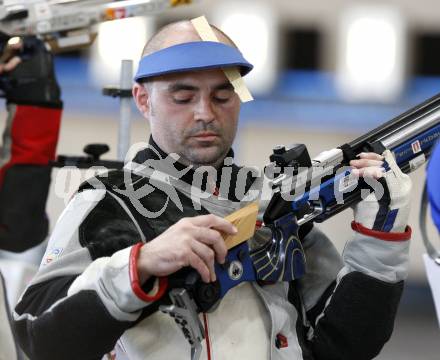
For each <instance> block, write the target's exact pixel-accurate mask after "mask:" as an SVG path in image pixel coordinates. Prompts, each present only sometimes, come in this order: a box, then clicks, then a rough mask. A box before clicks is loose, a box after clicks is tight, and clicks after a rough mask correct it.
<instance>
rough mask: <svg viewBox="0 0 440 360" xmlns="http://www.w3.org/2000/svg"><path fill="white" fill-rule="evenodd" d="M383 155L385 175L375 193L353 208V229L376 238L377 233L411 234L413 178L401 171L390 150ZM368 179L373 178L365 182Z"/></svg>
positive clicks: (379, 180)
mask: <svg viewBox="0 0 440 360" xmlns="http://www.w3.org/2000/svg"><path fill="white" fill-rule="evenodd" d="M382 155H383V156H384V165H383V166H384V169H385V173H384V175H383V177H381V178H379V179H378V180H377V181H378V183H376V186H374V185H373V188H374V189H375V191H374V192H371V193H370V195H368V196H367V197H366V198H365V199H364V200H362V201H361V202H359V203H358V204H356V206H355V207H354V222H353V223H352V228H353V229H354V230H356V231H359V232H363V233H366V234H367V235H373V236H374V234H375V233H407V232H409V233H410V231H411V230H410V228H409V227H408V226H407V223H408V217H409V210H410V200H411V179H410V178H409V176H408V175H406V174H404V173H403V172H402V171H401V170H400V168H399V166H398V165H397V163H396V161H395V159H394V156H393V154H392V153H391V151H389V150H386V151H385V152H384V153H383V154H382ZM369 180H370V181H371V180H372V179H366V182H367V183H369ZM369 184H370V183H369ZM379 184H380V185H381V186H378V185H379ZM370 185H372V184H370Z"/></svg>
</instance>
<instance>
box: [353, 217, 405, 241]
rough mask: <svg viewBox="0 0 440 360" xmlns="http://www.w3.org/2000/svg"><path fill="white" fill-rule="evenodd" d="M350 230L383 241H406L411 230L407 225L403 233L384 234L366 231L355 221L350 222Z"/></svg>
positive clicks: (370, 230)
mask: <svg viewBox="0 0 440 360" xmlns="http://www.w3.org/2000/svg"><path fill="white" fill-rule="evenodd" d="M351 228H352V229H353V230H354V231H357V232H358V233H361V234H364V235H368V236H372V237H375V238H377V239H380V240H385V241H406V240H409V239H411V234H412V229H411V227H410V226H409V225H408V226H407V227H406V229H405V231H404V232H384V231H377V230H372V229H368V228H366V227H365V226H363V225H362V224H360V223H357V222H355V221H352V222H351Z"/></svg>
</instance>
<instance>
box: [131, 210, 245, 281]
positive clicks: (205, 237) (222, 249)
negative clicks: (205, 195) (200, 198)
mask: <svg viewBox="0 0 440 360" xmlns="http://www.w3.org/2000/svg"><path fill="white" fill-rule="evenodd" d="M221 233H225V234H227V235H234V234H236V233H237V229H236V228H235V226H234V225H232V224H231V223H230V222H229V221H227V220H225V219H223V218H221V217H218V216H216V215H212V214H210V215H201V216H196V217H193V218H184V219H181V220H180V221H178V222H177V223H176V224H174V225H173V226H171V227H170V228H168V230H166V231H165V232H164V233H162V234H161V235H159V236H158V237H156V238H155V239H153V240H151V241H150V242H148V243H146V244H145V245H144V246H143V247H142V249H141V251H140V254H139V258H138V263H137V264H138V274H139V281H140V283H141V284H143V283H144V282H145V281H146V280H147V279H148V278H149V277H150V276H167V275H170V274H172V273H175V272H176V271H178V270H180V269H181V268H183V267H186V266H191V267H192V268H194V269H195V270H197V271H198V272H199V274H200V276H201V277H202V280H203V281H204V282H206V283H208V282H211V281H215V280H216V276H215V269H214V261H217V262H218V263H220V264H222V263H224V261H225V258H226V254H227V249H226V245H225V242H224V240H223V237H222V235H221Z"/></svg>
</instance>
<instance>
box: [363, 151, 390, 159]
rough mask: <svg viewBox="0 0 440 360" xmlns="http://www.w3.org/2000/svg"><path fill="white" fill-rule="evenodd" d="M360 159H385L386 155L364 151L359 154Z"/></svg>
mask: <svg viewBox="0 0 440 360" xmlns="http://www.w3.org/2000/svg"><path fill="white" fill-rule="evenodd" d="M357 157H358V158H359V159H370V160H383V159H384V157H383V156H382V155H379V154H376V153H373V152H368V153H366V152H362V153H360V154H358V155H357Z"/></svg>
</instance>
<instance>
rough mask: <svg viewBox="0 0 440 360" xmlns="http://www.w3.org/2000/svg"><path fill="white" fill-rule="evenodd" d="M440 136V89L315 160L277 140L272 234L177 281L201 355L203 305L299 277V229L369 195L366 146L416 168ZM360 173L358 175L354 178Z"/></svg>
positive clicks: (179, 304) (269, 211)
mask: <svg viewBox="0 0 440 360" xmlns="http://www.w3.org/2000/svg"><path fill="white" fill-rule="evenodd" d="M439 138H440V94H438V95H436V96H434V97H432V98H430V99H428V100H427V101H425V102H423V103H422V104H420V105H418V106H416V107H414V108H412V109H410V110H408V111H407V112H405V113H403V114H402V115H399V116H397V117H396V118H394V119H392V120H390V121H388V122H386V123H385V124H383V125H381V126H379V127H377V128H376V129H374V130H372V131H370V132H368V133H367V134H365V135H362V136H360V137H359V138H357V139H355V140H353V141H351V142H349V143H347V144H344V145H342V146H340V147H337V148H334V149H331V150H328V151H324V152H322V153H320V154H319V155H318V156H317V157H315V158H313V159H311V158H310V157H309V155H308V151H307V148H306V146H305V145H303V144H295V145H292V146H290V147H285V146H277V147H276V148H275V149H274V152H273V154H272V155H271V157H270V160H271V163H270V164H269V165H268V166H267V167H266V168H272V170H273V171H275V172H277V171H278V175H277V176H274V177H273V178H272V179H271V185H272V189H273V196H272V197H271V199H270V201H269V203H268V206H267V207H266V210H265V212H264V215H263V220H264V225H265V227H266V228H268V229H270V232H271V234H272V236H271V238H270V239H269V241H267V243H266V244H264V245H263V246H261V247H259V248H257V249H252V250H250V249H249V246H248V244H247V242H246V241H245V242H243V243H241V244H239V245H237V246H235V247H233V248H232V249H230V250H229V251H228V255H227V259H226V261H225V263H224V264H221V265H220V264H216V265H215V266H216V275H217V279H218V280H217V281H216V282H215V283H210V284H204V283H202V282H201V281H200V278H199V277H198V276H197V274H196V273H195V271H192V272H191V271H189V274H188V276H186V277H185V280H184V283H183V285H182V284H180V285H182V286H181V287H177V288H172V289H171V290H170V292H169V298H170V300H171V301H172V303H173V304H172V305H170V306H163V305H162V306H161V307H160V309H161V310H162V311H163V312H165V313H168V314H171V316H173V318H174V319H175V320H176V323H177V324H178V325H179V326H180V327H181V328H182V330H183V333H184V335H185V337H186V338H187V339H188V341H189V343H190V345H191V359H192V360H195V359H198V357H199V355H200V352H201V341H202V340H203V337H204V330H203V325H202V324H201V322H200V320H199V318H198V312H206V311H210V310H212V309H214V308H215V306H216V304H218V302H219V301H220V300H221V298H222V297H223V296H224V295H225V294H226V293H227V292H228V291H229V290H230V289H232V288H233V287H235V286H237V285H238V284H240V283H242V282H244V281H264V282H278V281H292V280H295V279H298V278H300V277H301V276H303V275H304V274H305V258H304V253H303V251H302V246H301V243H300V240H299V236H298V230H299V227H300V226H301V225H305V224H307V223H310V222H323V221H325V220H327V219H329V218H330V217H332V216H334V215H336V214H338V213H339V212H341V211H342V210H344V209H346V208H347V207H349V206H353V205H355V204H356V203H357V202H359V201H361V199H362V189H365V188H368V187H369V186H368V184H367V183H366V182H365V181H363V180H359V179H358V178H357V176H356V177H354V176H353V175H352V171H351V170H352V169H351V168H350V167H349V162H350V160H353V159H356V155H358V154H359V153H361V152H375V153H378V154H382V153H383V151H384V150H385V149H389V150H391V151H392V152H393V154H394V156H395V158H396V162H397V164H398V166H399V167H400V168H401V169H402V171H403V172H405V173H410V172H412V171H414V170H415V169H417V168H418V167H420V166H421V165H422V164H424V163H425V162H426V161H427V160H428V158H429V156H430V154H431V151H432V149H433V146H434V144H435V142H436V140H437V139H439ZM354 180H356V181H354Z"/></svg>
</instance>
